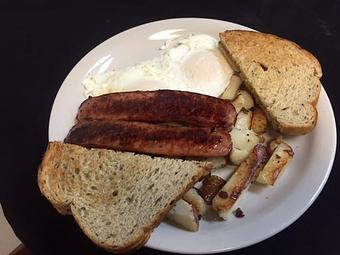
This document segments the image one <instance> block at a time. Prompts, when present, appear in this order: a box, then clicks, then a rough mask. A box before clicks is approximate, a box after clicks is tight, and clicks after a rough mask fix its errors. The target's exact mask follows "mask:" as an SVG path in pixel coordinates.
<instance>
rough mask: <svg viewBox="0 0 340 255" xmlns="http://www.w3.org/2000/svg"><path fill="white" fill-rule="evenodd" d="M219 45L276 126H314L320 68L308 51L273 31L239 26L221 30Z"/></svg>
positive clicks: (296, 129) (286, 129)
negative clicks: (253, 30)
mask: <svg viewBox="0 0 340 255" xmlns="http://www.w3.org/2000/svg"><path fill="white" fill-rule="evenodd" d="M220 49H221V51H222V52H223V54H224V55H225V56H226V59H227V60H228V61H229V62H231V65H232V66H233V68H234V69H235V71H237V72H239V75H240V77H241V78H242V80H243V81H244V83H245V85H246V87H247V88H248V90H249V91H250V92H251V93H252V94H253V96H254V97H255V99H256V101H257V102H258V104H259V105H260V106H261V107H262V108H263V110H264V111H265V112H266V115H267V117H268V119H269V121H271V123H272V125H273V127H274V128H275V129H277V130H278V131H280V132H281V133H283V134H289V135H298V134H306V133H308V132H310V131H312V130H313V128H314V127H315V125H316V122H317V116H318V113H317V110H316V104H317V101H318V98H319V94H320V89H321V83H320V78H321V76H322V71H321V66H320V63H319V62H318V60H317V59H316V58H315V57H314V56H313V55H312V54H311V53H310V52H308V51H306V50H304V49H302V48H301V47H300V46H298V45H297V44H296V43H294V42H291V41H289V40H286V39H283V38H280V37H278V36H275V35H271V34H265V33H259V32H252V31H239V30H232V31H226V32H223V33H220Z"/></svg>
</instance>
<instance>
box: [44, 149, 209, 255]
mask: <svg viewBox="0 0 340 255" xmlns="http://www.w3.org/2000/svg"><path fill="white" fill-rule="evenodd" d="M211 168H212V165H211V164H210V163H207V162H197V161H186V160H180V159H168V158H160V157H151V156H147V155H137V154H134V153H127V152H117V151H112V150H105V149H86V148H83V147H80V146H77V145H71V144H66V143H61V142H51V143H50V144H49V146H48V148H47V151H46V153H45V156H44V158H43V161H42V164H41V165H40V168H39V171H38V185H39V188H40V190H41V192H42V194H43V195H44V196H45V197H46V198H47V199H48V200H49V201H50V202H51V203H52V205H53V206H54V207H55V208H56V209H57V210H58V211H59V212H60V213H62V214H72V215H73V216H74V218H75V220H76V222H77V223H78V224H79V226H80V228H81V229H82V230H83V232H84V233H85V234H86V235H87V236H88V237H89V238H90V239H91V240H92V241H93V242H94V243H95V244H97V245H98V246H100V247H103V248H104V249H106V250H108V251H111V252H113V253H125V252H131V251H133V250H136V249H138V248H140V247H141V246H143V245H144V244H145V243H146V242H147V240H148V239H149V237H150V234H151V232H152V231H153V229H154V228H155V227H156V226H157V225H158V224H159V223H160V222H161V220H162V219H163V218H164V217H165V215H166V214H167V212H168V211H169V210H170V209H171V207H172V205H173V204H174V203H175V201H177V200H178V199H179V198H180V197H181V196H182V195H183V194H184V193H185V192H186V191H187V190H188V189H190V188H191V187H192V186H193V185H194V183H196V182H197V181H198V180H199V179H201V178H202V177H203V176H204V175H205V174H207V173H208V172H209V171H210V170H211Z"/></svg>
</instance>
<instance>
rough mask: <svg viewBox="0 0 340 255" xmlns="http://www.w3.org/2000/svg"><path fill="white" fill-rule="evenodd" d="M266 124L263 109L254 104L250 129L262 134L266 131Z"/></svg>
mask: <svg viewBox="0 0 340 255" xmlns="http://www.w3.org/2000/svg"><path fill="white" fill-rule="evenodd" d="M267 126H268V121H267V117H266V115H265V113H264V111H263V110H262V109H261V108H260V107H258V106H255V107H254V112H253V118H252V120H251V129H252V130H254V132H255V133H257V134H262V133H264V132H266V130H267Z"/></svg>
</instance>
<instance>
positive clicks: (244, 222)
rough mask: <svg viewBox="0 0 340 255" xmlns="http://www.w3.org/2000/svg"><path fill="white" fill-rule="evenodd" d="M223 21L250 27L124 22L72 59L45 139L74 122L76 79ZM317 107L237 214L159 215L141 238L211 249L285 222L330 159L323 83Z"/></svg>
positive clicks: (78, 98) (174, 247) (305, 203)
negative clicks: (188, 226) (289, 154)
mask: <svg viewBox="0 0 340 255" xmlns="http://www.w3.org/2000/svg"><path fill="white" fill-rule="evenodd" d="M228 29H245V30H250V29H249V28H247V27H244V26H240V25H237V24H234V23H230V22H225V21H220V20H211V19H198V18H185V19H171V20H163V21H157V22H153V23H149V24H145V25H142V26H138V27H135V28H132V29H129V30H127V31H125V32H123V33H120V34H118V35H116V36H113V37H112V38H110V39H108V40H107V41H105V42H103V43H102V44H100V45H99V46H97V47H96V48H94V49H93V50H92V51H91V52H90V53H88V54H87V55H86V56H85V57H84V58H83V59H81V60H80V61H79V63H78V64H77V65H76V66H75V67H74V68H73V70H72V71H71V72H70V73H69V75H68V76H67V78H66V79H65V81H64V82H63V84H62V86H61V87H60V89H59V92H58V94H57V96H56V98H55V101H54V104H53V108H52V112H51V116H50V123H49V140H50V141H53V140H63V139H64V138H65V136H66V134H67V133H68V131H69V129H70V128H71V127H72V125H73V124H74V118H75V116H76V113H77V110H78V107H79V105H80V103H81V102H82V101H83V100H84V99H85V97H84V95H83V87H82V85H81V83H80V82H81V81H82V80H83V78H84V77H85V76H86V75H87V74H89V73H91V74H95V73H100V72H105V71H107V70H112V69H119V68H122V67H125V66H127V65H132V64H135V63H137V62H139V61H142V60H146V59H150V58H152V57H155V56H158V55H159V54H160V53H159V47H160V46H161V45H162V44H163V43H164V42H165V41H166V40H167V39H171V38H174V37H176V36H180V35H185V34H190V33H205V34H209V35H211V36H214V37H216V38H218V33H219V32H221V31H224V30H228ZM318 111H319V121H318V123H317V126H316V128H315V130H314V131H313V132H312V133H310V134H308V135H305V136H297V137H287V138H285V140H286V141H287V142H288V143H289V144H290V145H291V146H292V147H293V149H294V151H295V157H294V160H293V161H292V162H291V163H290V164H289V166H288V168H287V169H286V172H285V174H284V175H283V176H282V177H281V178H280V179H279V181H278V182H277V183H276V184H275V187H256V186H255V185H253V186H254V187H252V188H251V189H250V190H249V192H248V193H247V195H246V196H245V198H244V199H243V200H242V202H241V204H240V207H241V208H242V210H243V211H244V213H245V215H246V216H245V217H244V218H241V219H239V218H235V217H230V219H229V220H228V221H225V222H205V221H201V222H200V229H199V231H198V232H196V233H191V232H188V231H184V230H181V229H179V228H177V227H174V226H172V225H169V224H166V223H162V224H161V225H160V226H159V227H158V228H157V229H156V230H155V231H154V233H153V234H152V236H151V238H150V240H149V241H148V243H147V245H146V246H148V247H151V248H155V249H159V250H164V251H171V252H178V253H215V252H222V251H229V250H234V249H238V248H242V247H245V246H248V245H251V244H254V243H257V242H260V241H262V240H264V239H266V238H268V237H270V236H272V235H274V234H276V233H278V232H279V231H281V230H283V229H284V228H286V227H287V226H289V225H290V224H291V223H292V222H294V221H295V220H296V219H297V218H298V217H300V216H301V215H302V214H303V213H304V212H305V211H306V210H307V208H308V207H309V206H310V205H311V204H312V203H313V201H314V200H315V199H316V197H317V196H318V194H319V193H320V191H321V190H322V188H323V186H324V184H325V183H326V181H327V178H328V175H329V173H330V171H331V167H332V164H333V160H334V155H335V150H336V126H335V120H334V114H333V110H332V107H331V104H330V102H329V99H328V97H327V94H326V92H325V91H324V89H322V90H321V95H320V99H319V103H318Z"/></svg>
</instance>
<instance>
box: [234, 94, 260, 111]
mask: <svg viewBox="0 0 340 255" xmlns="http://www.w3.org/2000/svg"><path fill="white" fill-rule="evenodd" d="M231 103H232V104H233V105H234V107H235V110H236V112H237V113H239V112H240V111H241V110H242V109H246V110H249V109H251V108H253V107H254V99H253V97H252V96H251V95H250V94H249V92H248V91H246V90H239V91H238V93H237V96H236V98H235V99H234V100H233V101H232V102H231Z"/></svg>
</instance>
